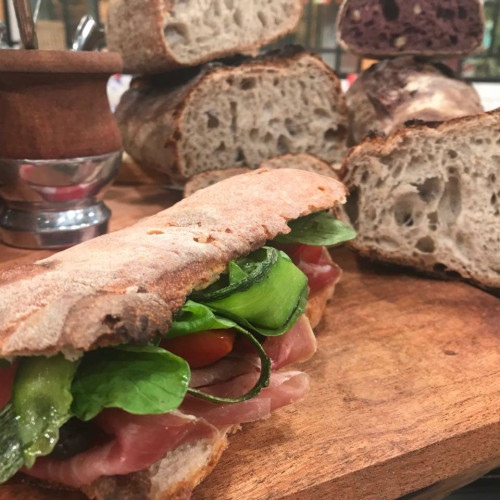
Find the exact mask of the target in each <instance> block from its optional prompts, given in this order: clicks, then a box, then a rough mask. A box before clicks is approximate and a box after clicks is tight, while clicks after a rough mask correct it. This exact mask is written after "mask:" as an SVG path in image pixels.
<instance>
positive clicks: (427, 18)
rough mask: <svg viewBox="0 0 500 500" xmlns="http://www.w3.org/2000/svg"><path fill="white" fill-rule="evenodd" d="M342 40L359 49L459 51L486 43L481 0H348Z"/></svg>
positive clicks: (374, 52) (379, 53) (376, 52)
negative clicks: (484, 41) (484, 40)
mask: <svg viewBox="0 0 500 500" xmlns="http://www.w3.org/2000/svg"><path fill="white" fill-rule="evenodd" d="M337 33H338V37H339V41H340V43H341V44H342V45H343V46H344V47H345V48H346V49H347V50H350V51H351V52H353V53H354V54H358V55H363V56H372V57H374V58H384V57H393V56H398V55H422V56H430V57H458V56H460V55H464V54H469V53H471V52H474V51H475V50H477V49H478V48H479V47H480V46H481V42H482V39H483V33H484V18H483V8H482V3H481V1H480V0H412V1H408V0H344V2H343V4H342V6H341V9H340V12H339V17H338V30H337Z"/></svg>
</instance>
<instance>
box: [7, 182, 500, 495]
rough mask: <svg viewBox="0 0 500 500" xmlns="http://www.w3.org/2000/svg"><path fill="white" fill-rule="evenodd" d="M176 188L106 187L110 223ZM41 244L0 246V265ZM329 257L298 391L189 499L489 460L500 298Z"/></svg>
mask: <svg viewBox="0 0 500 500" xmlns="http://www.w3.org/2000/svg"><path fill="white" fill-rule="evenodd" d="M179 197H180V194H179V193H176V192H168V191H160V190H159V189H157V188H154V187H145V188H140V189H137V188H112V189H111V191H110V192H109V194H108V197H107V198H108V202H109V205H110V206H111V208H112V209H113V213H114V215H113V219H112V225H111V227H112V229H117V228H119V227H123V226H125V225H128V224H130V223H132V222H133V221H134V220H136V219H137V218H139V217H141V216H145V215H150V214H152V213H155V212H157V211H158V210H160V209H161V208H164V207H166V206H168V205H169V204H170V203H172V202H174V201H175V200H176V199H178V198H179ZM48 254H49V252H32V251H25V250H16V249H11V248H8V247H5V246H0V268H1V267H7V266H12V265H14V264H15V263H18V262H26V261H30V260H35V259H36V258H40V257H42V256H44V255H48ZM332 254H333V256H334V258H335V259H336V260H337V262H338V263H339V264H340V265H341V266H342V267H343V269H344V276H343V279H342V281H341V283H340V285H339V286H338V288H337V290H336V293H335V297H334V300H333V301H332V303H331V304H330V306H329V308H328V310H327V313H326V315H325V318H324V319H323V321H322V323H321V325H320V327H319V328H318V330H317V335H318V344H319V345H318V353H317V354H316V356H315V357H314V358H313V359H312V360H311V361H309V362H308V363H305V364H304V365H302V369H304V370H305V371H307V372H308V373H309V374H310V375H311V390H310V393H309V395H308V397H307V399H306V400H304V401H303V402H301V403H298V404H296V405H294V406H293V407H287V408H283V409H281V410H279V411H278V412H276V414H274V415H273V416H272V417H271V418H270V419H269V420H266V421H261V422H257V423H253V424H248V425H245V426H244V427H243V429H242V430H241V431H240V432H239V433H237V434H236V435H234V436H233V437H232V438H231V445H230V447H229V448H228V450H227V452H226V453H225V454H224V455H223V457H222V459H221V461H220V463H219V464H218V466H217V467H216V469H215V471H214V472H213V473H212V475H211V476H209V477H208V479H207V480H206V481H205V482H204V483H203V484H202V485H200V486H199V487H198V488H197V490H196V491H195V493H194V495H193V499H194V500H212V499H214V500H215V499H217V500H229V499H244V500H252V499H278V498H287V499H292V498H293V499H323V498H327V499H334V500H336V499H363V500H364V499H374V500H375V499H376V500H383V499H393V498H398V497H400V496H402V495H406V494H410V493H413V492H417V491H418V490H422V489H423V488H427V487H431V488H435V491H436V496H434V497H433V496H432V495H431V496H427V497H425V498H440V497H441V496H442V495H440V494H439V491H445V490H446V492H448V491H451V490H452V489H453V488H454V485H456V487H458V486H461V485H462V484H464V483H465V482H467V481H472V480H474V479H475V478H476V477H478V476H479V475H481V474H483V473H484V472H485V471H486V470H487V469H488V468H491V469H492V468H495V467H497V466H499V465H500V326H499V324H500V321H499V320H500V300H499V299H497V298H495V297H493V296H491V295H489V294H487V293H485V292H483V291H481V290H479V289H476V288H473V287H471V286H468V285H466V284H463V283H458V282H441V281H435V280H429V279H425V278H421V277H418V276H416V275H411V274H401V273H398V272H395V271H391V270H388V268H384V267H381V266H378V265H374V264H371V263H368V262H366V261H364V260H360V259H357V258H356V257H355V256H354V255H353V254H352V253H350V252H349V251H347V250H345V249H336V250H334V251H333V252H332ZM444 482H445V483H444ZM439 483H442V484H445V485H446V486H445V488H443V487H441V489H439V488H438V485H439ZM431 488H429V490H428V492H432V489H431ZM415 498H419V497H418V496H415ZM422 498H424V497H422Z"/></svg>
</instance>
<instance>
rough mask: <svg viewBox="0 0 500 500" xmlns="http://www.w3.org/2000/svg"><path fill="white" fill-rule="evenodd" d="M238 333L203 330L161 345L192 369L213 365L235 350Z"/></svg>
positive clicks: (166, 340) (165, 340)
mask: <svg viewBox="0 0 500 500" xmlns="http://www.w3.org/2000/svg"><path fill="white" fill-rule="evenodd" d="M235 335H236V332H235V331H234V330H232V329H229V330H203V331H201V332H196V333H191V334H189V335H184V336H182V337H176V338H173V339H164V340H162V341H161V343H160V347H163V348H164V349H166V350H167V351H169V352H171V353H172V354H175V355H176V356H179V357H181V358H183V359H185V360H186V361H187V362H188V363H189V366H190V367H191V368H202V367H203V366H207V365H211V364H212V363H215V361H218V360H219V359H221V358H223V357H224V356H226V355H227V354H229V353H230V352H231V351H232V350H233V346H234V338H235Z"/></svg>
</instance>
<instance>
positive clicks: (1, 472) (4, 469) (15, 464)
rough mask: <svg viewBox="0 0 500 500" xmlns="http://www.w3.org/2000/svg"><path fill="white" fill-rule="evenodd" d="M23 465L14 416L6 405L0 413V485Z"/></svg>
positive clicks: (10, 408)
mask: <svg viewBox="0 0 500 500" xmlns="http://www.w3.org/2000/svg"><path fill="white" fill-rule="evenodd" d="M23 465H24V459H23V452H22V444H21V440H20V439H19V435H18V432H17V423H16V415H15V414H14V410H13V409H12V404H11V403H7V405H6V406H4V408H3V410H2V411H1V412H0V483H3V482H5V481H7V480H8V479H10V478H11V477H12V476H13V475H14V474H15V473H16V472H17V471H18V470H19V469H20V468H21V467H22V466H23Z"/></svg>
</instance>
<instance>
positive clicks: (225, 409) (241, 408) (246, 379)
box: [180, 371, 309, 427]
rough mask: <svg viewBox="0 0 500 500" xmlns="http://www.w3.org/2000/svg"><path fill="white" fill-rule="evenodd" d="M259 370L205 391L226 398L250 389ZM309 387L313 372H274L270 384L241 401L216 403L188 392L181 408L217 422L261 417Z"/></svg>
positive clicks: (233, 421)
mask: <svg viewBox="0 0 500 500" xmlns="http://www.w3.org/2000/svg"><path fill="white" fill-rule="evenodd" d="M258 377H259V374H258V373H249V374H246V375H242V376H240V377H237V378H235V379H233V380H230V381H228V382H225V383H223V384H217V385H214V386H212V387H206V388H204V389H203V392H207V393H209V394H212V395H214V396H219V397H223V398H236V397H238V396H241V395H243V394H245V393H247V392H248V391H249V390H250V389H251V388H252V387H253V386H254V385H255V383H256V382H257V379H258ZM308 388H309V375H307V374H306V373H303V372H299V371H290V372H279V373H273V374H272V376H271V381H270V384H269V386H268V387H266V388H265V389H262V391H261V392H260V394H259V395H258V396H256V397H254V398H252V399H249V400H248V401H243V402H241V403H236V404H232V403H228V404H215V403H210V402H208V401H204V400H201V399H197V398H194V397H192V396H187V397H186V399H185V400H184V401H183V403H182V405H181V407H180V410H181V411H182V412H183V413H188V414H190V415H195V416H196V417H200V418H203V420H205V421H207V422H209V423H211V424H213V425H216V426H218V427H219V426H226V425H234V424H243V423H246V422H253V421H255V420H261V419H263V418H267V417H269V416H270V414H271V412H272V411H274V410H276V409H278V408H281V407H282V406H286V405H288V404H291V403H293V402H295V401H298V400H300V399H302V398H303V397H304V396H305V395H306V392H307V390H308Z"/></svg>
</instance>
